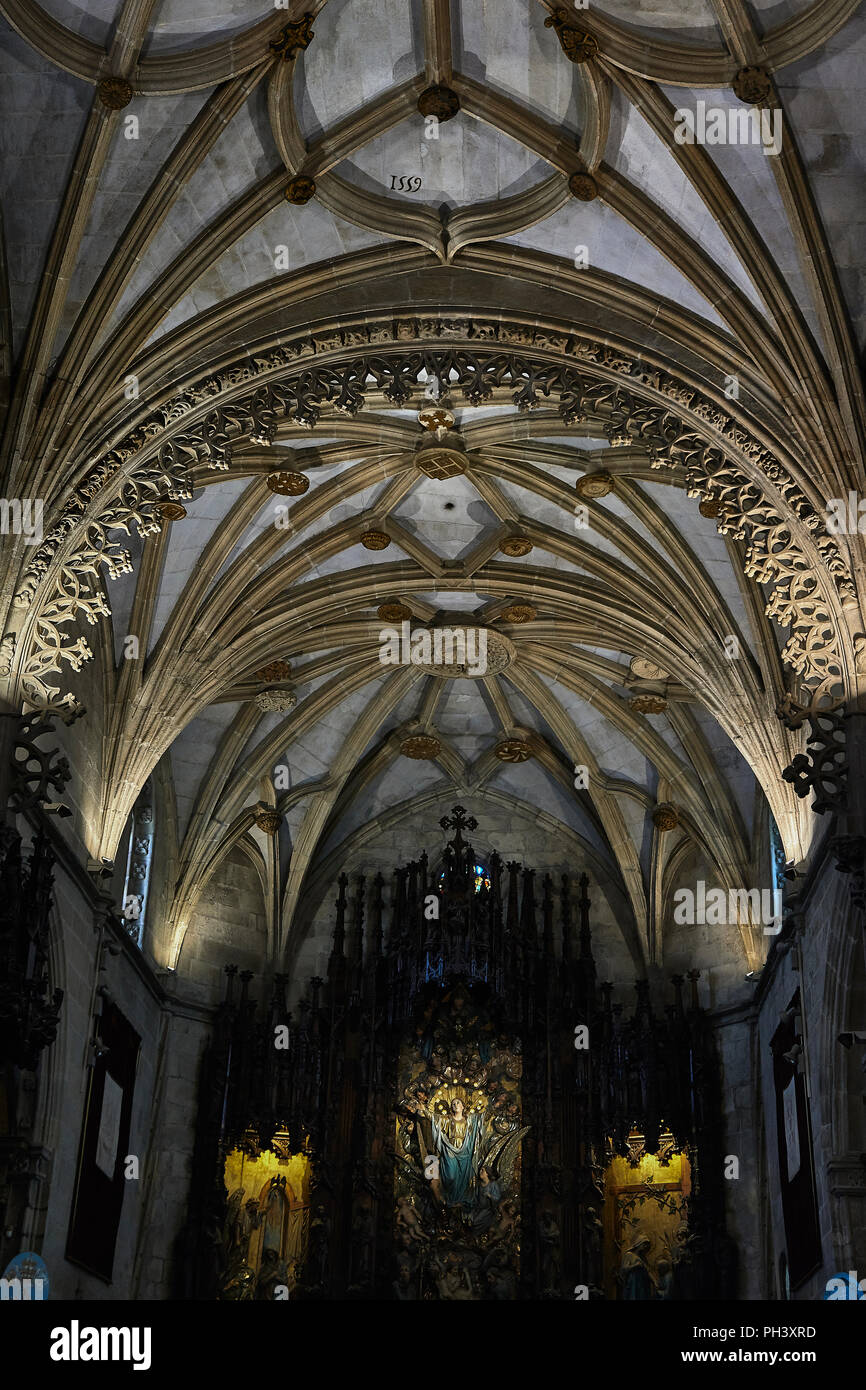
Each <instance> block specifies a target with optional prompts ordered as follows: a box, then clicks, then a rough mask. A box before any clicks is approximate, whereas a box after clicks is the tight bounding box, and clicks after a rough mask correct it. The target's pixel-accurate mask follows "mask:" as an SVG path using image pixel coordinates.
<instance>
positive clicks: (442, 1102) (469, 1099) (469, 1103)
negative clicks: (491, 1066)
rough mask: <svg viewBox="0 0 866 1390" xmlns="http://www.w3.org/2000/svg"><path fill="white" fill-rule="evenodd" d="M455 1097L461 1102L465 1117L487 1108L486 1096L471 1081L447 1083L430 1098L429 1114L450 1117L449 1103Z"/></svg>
mask: <svg viewBox="0 0 866 1390" xmlns="http://www.w3.org/2000/svg"><path fill="white" fill-rule="evenodd" d="M457 1097H459V1099H460V1100H462V1102H463V1108H464V1110H465V1111H466V1114H467V1115H471V1114H472V1113H473V1111H481V1110H485V1109H486V1108H487V1096H486V1095H485V1094H484V1092H483V1091H481V1090H479V1088H478V1087H477V1086H475V1085H473V1083H472V1082H471V1081H457V1082H454V1081H449V1082H448V1084H447V1086H440V1087H439V1089H438V1090H437V1091H434V1092H433V1095H432V1096H431V1097H430V1113H431V1114H435V1115H445V1116H450V1115H451V1102H452V1100H454V1099H455V1098H457Z"/></svg>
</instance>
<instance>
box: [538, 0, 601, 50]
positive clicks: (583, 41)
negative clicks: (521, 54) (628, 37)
mask: <svg viewBox="0 0 866 1390" xmlns="http://www.w3.org/2000/svg"><path fill="white" fill-rule="evenodd" d="M544 27H545V29H555V30H556V37H557V38H558V39H559V42H560V44H561V45H562V51H563V53H564V54H565V56H566V58H568V59H569V60H570V61H571V62H572V63H588V62H589V61H590V60H591V59H592V58H597V57H598V39H596V38H594V37H593V35H592V34H589V33H587V31H586V30H585V29H581V28H579V27H578V25H577V24H574V23H573V22H572V20H571V16H570V15H569V13H568V10H566V9H563V8H562V7H561V6H560V8H559V9H556V10H554V12H553V14H551V15H548V16H547V19H546V20H545V21H544Z"/></svg>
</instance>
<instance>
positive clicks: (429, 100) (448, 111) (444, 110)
mask: <svg viewBox="0 0 866 1390" xmlns="http://www.w3.org/2000/svg"><path fill="white" fill-rule="evenodd" d="M418 110H419V111H420V112H421V115H422V116H435V117H436V119H437V120H438V121H440V122H441V121H450V120H451V117H452V116H456V115H457V112H458V111H459V110H460V98H459V97H458V95H457V93H456V92H452V90H451V88H450V87H443V86H441V85H437V86H434V87H427V88H425V90H424V91H423V92H422V93H421V95H420V97H419V98H418Z"/></svg>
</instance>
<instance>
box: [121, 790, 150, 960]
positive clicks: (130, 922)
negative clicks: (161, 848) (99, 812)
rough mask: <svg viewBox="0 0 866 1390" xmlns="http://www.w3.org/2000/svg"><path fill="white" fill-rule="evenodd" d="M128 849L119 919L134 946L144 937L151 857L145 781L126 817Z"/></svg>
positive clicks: (148, 810) (148, 803)
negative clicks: (129, 821)
mask: <svg viewBox="0 0 866 1390" xmlns="http://www.w3.org/2000/svg"><path fill="white" fill-rule="evenodd" d="M130 819H131V821H132V825H131V827H130V834H129V852H128V855H127V860H126V879H125V882H124V887H123V919H124V921H125V923H126V929H127V931H128V932H129V935H130V936H131V937H132V939H133V941H134V942H135V944H136V946H138V947H139V948H140V947H141V944H142V941H143V940H144V919H145V913H146V911H147V894H148V888H149V886H150V865H151V860H152V858H153V831H154V822H153V792H152V788H151V784H150V781H147V782H145V784H144V786H143V788H142V790H141V792H140V793H139V796H138V800H137V801H136V803H135V806H134V807H133V811H132V816H131V817H130Z"/></svg>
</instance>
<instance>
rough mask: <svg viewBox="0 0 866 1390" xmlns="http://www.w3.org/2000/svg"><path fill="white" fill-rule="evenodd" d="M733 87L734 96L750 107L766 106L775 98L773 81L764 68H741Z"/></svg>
mask: <svg viewBox="0 0 866 1390" xmlns="http://www.w3.org/2000/svg"><path fill="white" fill-rule="evenodd" d="M733 87H734V95H735V96H736V97H738V98H739V100H740V101H745V102H748V104H749V105H750V106H765V105H767V103H768V102H769V101H770V99H771V98H772V96H773V79H772V77H771V76H770V74H769V73H768V72H766V71H765V69H764V68H741V70H740V71H739V72H738V73H737V75H736V77H735V78H734V82H733Z"/></svg>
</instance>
